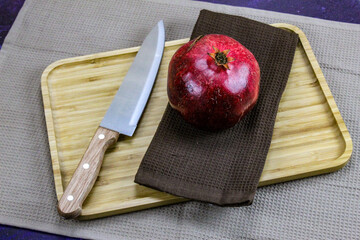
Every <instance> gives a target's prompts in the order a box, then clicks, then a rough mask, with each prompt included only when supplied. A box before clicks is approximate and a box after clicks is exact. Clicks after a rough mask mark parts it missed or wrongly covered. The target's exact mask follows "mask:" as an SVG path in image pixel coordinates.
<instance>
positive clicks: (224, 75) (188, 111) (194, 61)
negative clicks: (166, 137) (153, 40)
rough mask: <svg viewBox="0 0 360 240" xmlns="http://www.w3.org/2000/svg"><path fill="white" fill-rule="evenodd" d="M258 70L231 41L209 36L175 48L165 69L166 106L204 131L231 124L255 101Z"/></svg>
mask: <svg viewBox="0 0 360 240" xmlns="http://www.w3.org/2000/svg"><path fill="white" fill-rule="evenodd" d="M259 81H260V69H259V64H258V62H257V61H256V59H255V57H254V55H253V54H252V53H251V52H250V51H249V50H248V49H246V48H245V47H244V46H243V45H241V44H240V43H239V42H237V41H236V40H235V39H233V38H231V37H228V36H225V35H220V34H209V35H205V36H199V37H198V38H196V39H194V40H191V41H190V42H188V43H186V44H185V45H183V46H182V47H181V48H179V49H178V50H177V51H176V53H175V54H174V56H173V57H172V59H171V61H170V64H169V72H168V88H167V92H168V97H169V101H170V105H171V107H172V108H174V109H175V110H177V111H179V112H180V114H181V115H182V117H183V118H184V119H185V120H186V121H187V122H189V123H191V124H193V125H195V126H197V127H199V128H202V129H207V130H219V129H225V128H229V127H232V126H234V125H235V124H236V123H237V122H239V120H240V119H241V118H242V117H243V116H244V115H245V114H246V113H247V112H248V111H250V110H251V108H252V107H253V106H254V105H255V103H256V101H257V99H258V95H259Z"/></svg>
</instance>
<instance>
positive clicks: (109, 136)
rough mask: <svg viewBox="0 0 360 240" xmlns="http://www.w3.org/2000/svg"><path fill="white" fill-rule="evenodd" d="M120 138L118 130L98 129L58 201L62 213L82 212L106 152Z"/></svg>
mask: <svg viewBox="0 0 360 240" xmlns="http://www.w3.org/2000/svg"><path fill="white" fill-rule="evenodd" d="M118 138H119V133H118V132H115V131H112V130H109V129H106V128H103V127H99V128H98V129H97V130H96V133H95V135H94V136H93V138H92V140H91V142H90V144H89V147H88V148H87V149H86V151H85V153H84V156H83V157H82V159H81V161H80V163H79V165H78V166H77V168H76V170H75V172H74V174H73V176H72V178H71V180H70V183H69V185H68V186H67V188H66V189H65V192H64V193H63V195H62V196H61V199H60V201H59V203H58V212H59V214H60V215H62V216H64V217H65V218H76V217H78V216H79V215H80V214H81V211H82V204H83V202H84V201H85V199H86V197H87V195H88V194H89V192H90V191H91V189H92V187H93V186H94V183H95V180H96V178H97V176H98V175H99V172H100V168H101V164H102V162H103V158H104V153H105V151H106V149H108V147H109V146H111V145H112V144H114V143H115V142H116V141H117V140H118Z"/></svg>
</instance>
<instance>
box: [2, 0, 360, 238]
mask: <svg viewBox="0 0 360 240" xmlns="http://www.w3.org/2000/svg"><path fill="white" fill-rule="evenodd" d="M203 8H206V9H209V10H213V11H218V12H223V13H228V14H234V15H239V16H244V17H248V18H251V19H255V20H258V21H261V22H266V23H275V22H286V23H290V24H294V25H296V26H298V27H299V28H301V29H302V30H303V31H304V32H305V34H306V36H307V37H308V39H309V41H310V44H311V46H312V48H313V50H314V52H315V55H316V57H317V59H318V61H319V63H320V66H321V68H322V70H323V72H324V75H325V78H326V80H327V82H328V84H329V86H330V89H331V90H332V93H333V95H334V97H335V100H336V102H337V104H338V107H339V109H340V111H341V114H342V116H343V118H344V119H345V122H346V125H347V127H348V129H349V131H350V134H351V136H352V140H353V144H354V152H353V155H352V159H351V160H350V162H349V163H348V164H347V165H346V166H345V167H344V168H343V169H342V170H340V171H338V172H335V173H332V174H327V175H323V176H317V177H312V178H307V179H302V180H297V181H292V182H288V183H282V184H276V185H272V186H267V187H263V188H259V189H258V190H257V193H256V196H255V201H254V203H253V205H251V206H250V207H246V208H232V207H229V208H222V207H217V206H214V205H211V204H206V203H200V202H196V201H193V202H187V203H182V204H176V205H172V206H165V207H159V208H154V209H150V210H144V211H140V212H135V213H129V214H124V215H119V216H114V217H108V218H104V219H98V220H91V221H85V222H79V221H76V220H70V221H68V220H64V219H62V218H60V217H59V215H58V213H57V211H56V203H57V201H56V195H55V187H54V181H53V174H52V168H51V160H50V153H49V147H48V139H47V133H46V127H45V119H44V112H43V105H42V99H41V91H40V76H41V74H42V71H43V70H44V69H45V68H46V67H47V66H48V65H49V64H51V63H52V62H54V61H56V60H59V59H62V58H67V57H73V56H81V55H84V54H91V53H96V52H102V51H109V50H114V49H120V48H126V47H134V46H138V45H139V44H141V41H142V39H144V38H145V36H146V34H147V33H148V31H149V30H150V29H152V27H153V26H154V25H155V24H156V23H157V22H158V20H160V19H164V22H165V26H166V36H167V40H174V39H180V38H185V37H188V36H190V35H191V32H192V29H193V27H194V25H195V22H196V19H197V17H198V15H199V11H200V10H201V9H203ZM359 39H360V26H359V25H354V24H343V23H337V22H331V21H323V20H317V19H313V18H306V17H298V16H292V15H288V14H281V13H274V12H267V11H260V10H252V9H247V8H236V7H229V6H223V5H213V4H206V3H198V2H184V1H176V0H172V1H171V3H165V2H162V1H152V2H144V1H131V0H124V1H117V0H107V1H99V0H88V1H82V0H54V1H47V0H26V1H25V5H24V7H23V8H22V10H21V12H20V13H19V15H18V17H17V19H16V21H15V23H14V25H13V27H12V29H11V30H10V32H9V34H8V36H7V38H6V39H5V43H4V45H3V47H2V49H1V50H0V223H2V224H8V225H15V226H19V227H26V228H31V229H37V230H41V231H47V232H52V233H58V234H63V235H68V236H75V237H83V238H92V239H94V238H96V239H132V240H133V239H204V240H205V239H357V238H358V237H359V236H360V228H359V227H358V226H360V208H359V199H360V174H359V172H360V162H359V153H360V152H359V144H360V142H359V141H360V138H359V137H360V128H359V126H360V116H359V113H360V99H359V97H358V96H359V93H360V81H359V79H360V69H359V66H360V58H359V56H360V47H359Z"/></svg>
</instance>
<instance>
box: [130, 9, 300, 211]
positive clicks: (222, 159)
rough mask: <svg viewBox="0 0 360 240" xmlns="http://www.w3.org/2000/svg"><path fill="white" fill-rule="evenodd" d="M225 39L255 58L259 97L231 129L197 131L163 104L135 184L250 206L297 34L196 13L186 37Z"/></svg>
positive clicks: (214, 201) (177, 193)
mask: <svg viewBox="0 0 360 240" xmlns="http://www.w3.org/2000/svg"><path fill="white" fill-rule="evenodd" d="M211 33H217V34H225V35H228V36H230V37H232V38H234V39H236V40H237V41H239V42H240V43H241V44H243V45H244V46H245V47H246V48H248V49H249V50H250V51H251V52H252V53H253V54H254V56H255V57H256V59H257V61H258V62H259V65H260V71H261V81H260V94H259V99H258V102H257V104H256V106H255V107H254V108H253V109H252V110H251V111H250V113H249V114H248V115H246V117H244V118H243V119H242V120H241V121H240V122H239V123H238V124H237V125H235V126H234V127H232V128H230V129H227V130H223V131H220V132H208V131H204V130H199V129H197V128H195V127H193V126H192V125H190V124H188V123H186V122H185V121H184V120H183V119H182V117H181V116H180V114H178V113H177V112H176V111H175V110H173V109H172V108H171V107H170V106H169V105H168V106H167V108H166V110H165V113H164V116H163V118H162V120H161V122H160V124H159V127H158V129H157V131H156V134H155V136H154V138H153V140H152V142H151V144H150V146H149V148H148V150H147V152H146V154H145V156H144V158H143V160H142V162H141V165H140V167H139V170H138V172H137V174H136V177H135V182H136V183H139V184H141V185H145V186H148V187H151V188H155V189H158V190H160V191H164V192H168V193H171V194H173V195H177V196H181V197H185V198H190V199H195V200H201V201H206V202H211V203H215V204H218V205H228V204H232V205H234V204H235V205H250V204H251V203H252V201H253V199H254V195H255V192H256V188H257V185H258V183H259V179H260V176H261V172H262V170H263V167H264V163H265V159H266V156H267V153H268V150H269V146H270V142H271V137H272V133H273V128H274V123H275V117H276V113H277V109H278V105H279V101H280V98H281V95H282V93H283V91H284V89H285V85H286V82H287V80H288V76H289V72H290V69H291V65H292V61H293V57H294V53H295V48H296V45H297V42H298V36H297V34H294V33H290V32H287V31H285V30H281V29H278V28H275V27H272V26H270V25H267V24H264V23H260V22H257V21H253V20H250V19H247V18H243V17H238V16H232V15H226V14H221V13H215V12H210V11H207V10H202V11H201V12H200V16H199V18H198V20H197V22H196V25H195V27H194V30H193V33H192V35H191V38H192V39H193V38H196V37H198V36H199V35H205V34H211Z"/></svg>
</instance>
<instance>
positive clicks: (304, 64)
mask: <svg viewBox="0 0 360 240" xmlns="http://www.w3.org/2000/svg"><path fill="white" fill-rule="evenodd" d="M273 25H274V26H276V27H280V28H283V29H286V30H288V31H294V32H296V33H297V34H299V37H300V42H299V44H298V46H297V48H296V53H295V58H294V62H293V66H292V69H291V73H290V76H289V81H288V83H287V86H286V89H285V92H284V94H283V96H282V99H281V102H280V106H279V110H278V114H277V118H276V123H275V129H274V133H273V137H272V142H271V146H270V151H269V154H268V156H267V160H266V164H265V167H264V171H263V173H262V176H261V179H260V184H259V186H264V185H268V184H274V183H278V182H284V181H288V180H293V179H298V178H304V177H309V176H314V175H317V174H322V173H328V172H332V171H335V170H338V169H340V168H341V167H343V166H344V165H345V164H346V163H347V161H348V160H349V158H350V156H351V152H352V141H351V138H350V135H349V132H348V131H347V129H346V126H345V124H344V121H343V119H342V118H341V115H340V113H339V110H338V108H337V106H336V104H335V101H334V98H333V96H332V95H331V92H330V90H329V87H328V85H327V83H326V81H325V78H324V76H323V74H322V72H321V69H320V67H319V64H318V63H317V61H316V58H315V56H314V54H313V52H312V50H311V47H310V45H309V42H308V40H307V39H306V36H305V35H304V33H303V32H302V31H301V30H300V29H298V28H297V27H295V26H292V25H288V24H283V23H281V24H273ZM187 41H188V39H182V40H176V41H170V42H167V43H166V44H165V46H166V47H165V51H164V56H163V60H162V63H161V67H160V70H159V74H158V77H157V80H156V83H155V86H154V89H153V91H152V94H151V97H150V99H149V102H148V105H147V107H146V109H145V111H144V114H143V117H142V118H141V121H140V123H139V125H138V128H137V130H136V132H135V135H134V136H133V137H126V136H120V139H119V141H118V142H117V144H115V146H113V147H112V148H111V149H109V150H108V151H107V153H106V156H105V159H104V163H103V166H102V169H101V171H100V175H99V177H98V179H97V181H96V183H95V186H94V188H93V190H92V191H91V192H90V194H89V196H88V198H87V199H86V201H85V203H84V205H83V211H82V215H81V217H80V219H92V218H98V217H104V216H109V215H113V214H121V213H126V212H131V211H137V210H141V209H146V208H152V207H156V206H161V205H166V204H171V203H176V202H181V201H186V199H183V198H179V197H175V196H173V195H170V194H166V193H163V192H159V191H156V190H153V189H150V188H146V187H143V186H139V185H137V184H135V183H134V182H133V180H134V176H135V173H136V171H137V168H138V166H139V164H140V162H141V160H142V157H143V155H144V154H145V151H146V149H147V147H148V145H149V144H150V142H151V139H152V137H153V135H154V133H155V131H156V128H157V126H158V124H159V121H160V119H161V117H162V114H163V112H164V110H165V107H166V105H167V102H168V100H167V93H166V83H167V68H168V64H169V61H170V58H171V57H172V55H173V54H174V53H175V51H176V50H177V49H178V48H179V47H180V46H181V45H183V44H184V43H186V42H187ZM138 49H139V48H138V47H135V48H128V49H122V50H116V51H111V52H104V53H98V54H92V55H87V56H82V57H75V58H69V59H64V60H60V61H57V62H55V63H53V64H51V65H50V66H49V67H47V68H46V70H45V71H44V73H43V75H42V80H41V83H42V94H43V101H44V108H45V116H46V124H47V130H48V136H49V144H50V150H51V159H52V165H53V170H54V179H55V187H56V193H57V198H58V199H59V198H60V197H61V195H62V194H63V191H64V188H65V187H66V186H67V184H68V182H69V181H70V178H71V176H72V174H73V172H74V171H75V169H76V166H77V164H78V163H79V161H80V160H81V157H82V155H83V153H84V152H85V150H86V148H87V146H88V144H89V142H90V140H91V137H92V136H93V134H94V132H95V130H96V128H97V127H98V126H99V123H100V122H101V120H102V118H103V116H104V114H105V112H106V110H107V108H108V107H109V105H110V103H111V101H112V98H113V96H114V95H115V93H116V91H117V89H118V88H119V86H120V84H121V81H122V79H123V78H124V76H125V75H126V73H127V71H128V69H129V67H130V65H131V63H132V62H133V59H134V57H135V55H136V52H137V51H138ZM54 207H55V206H54Z"/></svg>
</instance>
